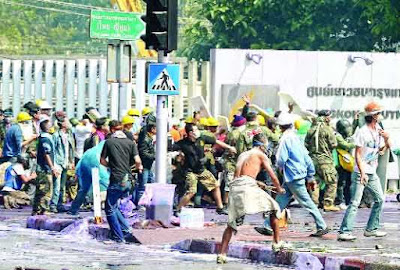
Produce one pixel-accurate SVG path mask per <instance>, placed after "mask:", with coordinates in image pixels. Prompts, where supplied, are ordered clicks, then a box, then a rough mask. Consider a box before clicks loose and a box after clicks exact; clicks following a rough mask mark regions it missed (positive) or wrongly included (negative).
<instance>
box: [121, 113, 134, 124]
mask: <svg viewBox="0 0 400 270" xmlns="http://www.w3.org/2000/svg"><path fill="white" fill-rule="evenodd" d="M133 123H135V118H133V117H132V116H130V115H125V116H124V117H122V124H123V125H129V124H133Z"/></svg>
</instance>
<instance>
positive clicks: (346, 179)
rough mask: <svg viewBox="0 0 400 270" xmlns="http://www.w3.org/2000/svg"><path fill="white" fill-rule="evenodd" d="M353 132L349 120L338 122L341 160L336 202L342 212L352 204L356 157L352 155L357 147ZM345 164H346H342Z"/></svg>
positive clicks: (338, 148)
mask: <svg viewBox="0 0 400 270" xmlns="http://www.w3.org/2000/svg"><path fill="white" fill-rule="evenodd" d="M352 131H353V128H352V125H351V124H350V122H349V121H348V120H346V119H341V120H339V121H337V122H336V140H337V142H338V146H337V148H336V151H337V153H338V159H339V161H338V162H337V163H338V164H337V167H336V168H337V172H338V176H339V179H338V187H337V194H336V200H335V202H336V205H338V206H339V208H340V209H342V210H344V209H346V208H347V206H346V205H348V204H349V203H350V184H351V173H352V171H353V166H354V157H353V156H352V155H351V151H352V150H353V149H354V148H355V147H356V145H355V144H354V140H353V139H352V138H351V135H352V133H353V132H352ZM343 162H345V164H342V163H343Z"/></svg>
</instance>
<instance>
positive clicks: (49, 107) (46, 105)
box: [39, 100, 53, 110]
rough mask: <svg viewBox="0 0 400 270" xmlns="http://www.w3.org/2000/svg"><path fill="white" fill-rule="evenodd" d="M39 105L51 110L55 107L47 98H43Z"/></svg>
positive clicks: (42, 108) (43, 108)
mask: <svg viewBox="0 0 400 270" xmlns="http://www.w3.org/2000/svg"><path fill="white" fill-rule="evenodd" d="M39 107H40V109H41V110H51V109H53V107H52V106H51V105H50V104H49V103H48V102H47V101H46V100H42V102H40V105H39Z"/></svg>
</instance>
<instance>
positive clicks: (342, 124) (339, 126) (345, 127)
mask: <svg viewBox="0 0 400 270" xmlns="http://www.w3.org/2000/svg"><path fill="white" fill-rule="evenodd" d="M336 131H337V132H339V134H340V135H342V136H343V137H344V138H347V137H349V136H351V133H352V131H353V130H352V125H351V124H350V122H349V121H348V120H347V119H340V120H339V121H337V122H336Z"/></svg>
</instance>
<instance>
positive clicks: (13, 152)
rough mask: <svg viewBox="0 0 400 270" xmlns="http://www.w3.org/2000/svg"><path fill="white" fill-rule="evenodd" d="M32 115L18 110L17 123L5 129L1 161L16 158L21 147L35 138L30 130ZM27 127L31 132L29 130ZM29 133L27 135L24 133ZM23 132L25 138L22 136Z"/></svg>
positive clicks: (20, 152)
mask: <svg viewBox="0 0 400 270" xmlns="http://www.w3.org/2000/svg"><path fill="white" fill-rule="evenodd" d="M31 120H32V117H31V116H30V115H29V114H28V113H27V112H20V113H19V114H18V116H17V123H16V124H13V125H12V126H11V127H10V128H9V129H8V131H7V133H6V137H5V139H4V147H3V157H2V162H6V161H9V160H16V158H17V157H18V156H20V155H21V154H22V149H23V147H25V146H27V145H29V144H30V143H31V142H32V141H34V140H35V139H36V138H37V135H34V134H33V130H32V123H31ZM29 129H30V130H31V132H29ZM28 133H29V134H30V135H29V136H27V135H26V134H28ZM24 134H25V138H24Z"/></svg>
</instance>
